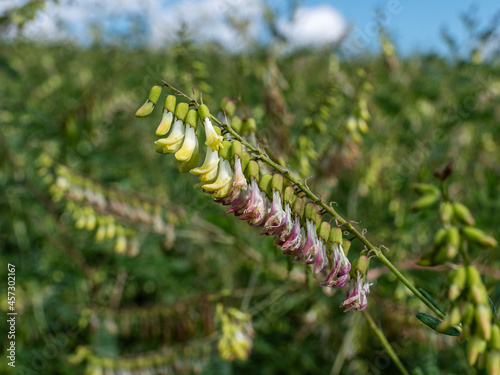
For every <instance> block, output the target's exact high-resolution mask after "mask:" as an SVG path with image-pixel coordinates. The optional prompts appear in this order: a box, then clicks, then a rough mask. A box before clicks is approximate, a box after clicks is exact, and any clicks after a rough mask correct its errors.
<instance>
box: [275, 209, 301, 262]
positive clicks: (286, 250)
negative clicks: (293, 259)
mask: <svg viewBox="0 0 500 375" xmlns="http://www.w3.org/2000/svg"><path fill="white" fill-rule="evenodd" d="M304 243H305V232H304V229H303V228H302V227H301V226H300V221H299V218H298V217H297V216H295V221H294V224H293V227H292V230H291V232H290V236H289V237H288V239H287V240H286V241H285V243H284V244H283V246H282V247H281V249H282V250H283V254H285V255H292V254H293V255H295V254H296V252H297V251H298V250H300V249H301V248H302V246H303V244H304Z"/></svg>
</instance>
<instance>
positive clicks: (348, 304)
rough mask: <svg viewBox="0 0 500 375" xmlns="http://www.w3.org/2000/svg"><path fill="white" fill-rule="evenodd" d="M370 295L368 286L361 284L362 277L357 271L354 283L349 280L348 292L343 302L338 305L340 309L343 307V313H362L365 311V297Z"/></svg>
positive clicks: (366, 301)
mask: <svg viewBox="0 0 500 375" xmlns="http://www.w3.org/2000/svg"><path fill="white" fill-rule="evenodd" d="M369 293H370V284H369V283H367V282H365V283H363V277H362V276H361V273H360V272H359V271H358V272H357V275H356V281H354V280H351V285H350V286H349V291H348V292H347V296H346V298H345V300H344V301H343V302H342V303H341V304H340V307H345V310H344V312H349V311H362V310H364V309H366V306H367V304H368V300H367V298H366V296H367V295H368V294H369Z"/></svg>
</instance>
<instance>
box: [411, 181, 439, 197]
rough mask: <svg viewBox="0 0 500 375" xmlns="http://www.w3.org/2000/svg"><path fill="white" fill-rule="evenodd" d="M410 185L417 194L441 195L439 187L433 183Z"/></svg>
mask: <svg viewBox="0 0 500 375" xmlns="http://www.w3.org/2000/svg"><path fill="white" fill-rule="evenodd" d="M410 187H411V188H412V189H413V190H414V191H415V192H416V193H417V194H420V195H427V194H430V195H439V189H438V188H437V187H436V186H434V185H431V184H420V183H416V184H411V185H410Z"/></svg>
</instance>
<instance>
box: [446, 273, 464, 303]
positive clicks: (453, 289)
mask: <svg viewBox="0 0 500 375" xmlns="http://www.w3.org/2000/svg"><path fill="white" fill-rule="evenodd" d="M450 284H451V285H450V288H449V289H448V298H449V299H450V301H455V300H456V299H457V298H458V297H459V296H460V294H462V292H463V291H464V289H465V286H466V284H467V270H466V268H465V267H460V268H458V269H457V270H455V271H454V272H453V274H452V275H451V277H450Z"/></svg>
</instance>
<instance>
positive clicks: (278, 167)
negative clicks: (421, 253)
mask: <svg viewBox="0 0 500 375" xmlns="http://www.w3.org/2000/svg"><path fill="white" fill-rule="evenodd" d="M164 84H165V86H168V87H170V88H171V89H172V90H174V91H176V92H177V93H178V94H179V95H182V96H184V97H185V98H187V99H188V100H189V101H191V102H192V103H193V104H194V105H196V106H198V103H197V102H196V100H194V99H192V98H190V97H189V96H187V95H185V94H184V93H182V92H181V91H179V90H177V89H176V88H175V87H173V86H172V85H170V84H168V83H167V82H164ZM210 117H211V119H212V120H213V121H214V122H215V123H217V124H218V125H220V126H221V127H222V128H223V129H224V130H225V131H227V132H228V133H230V134H231V135H232V136H233V137H234V138H235V139H236V140H238V141H240V142H241V144H243V145H245V147H246V148H247V150H249V151H252V153H253V155H254V158H255V159H260V160H262V161H263V162H264V163H266V164H267V165H269V166H271V167H272V168H274V169H275V170H276V171H278V172H279V173H281V174H282V175H283V176H284V177H285V178H286V179H288V180H289V181H290V182H292V183H293V184H295V185H296V186H297V187H298V188H299V189H300V190H302V191H303V192H304V194H305V195H306V196H307V197H308V198H309V199H311V200H312V201H313V202H314V203H316V204H317V205H319V206H320V207H322V208H323V209H324V210H325V212H328V213H329V214H330V215H332V216H333V217H334V218H335V219H336V220H337V222H338V223H340V224H341V225H342V226H343V227H344V228H345V229H347V230H348V231H349V232H350V233H351V234H353V235H354V236H355V237H356V238H358V239H359V240H360V241H361V242H362V243H363V244H364V245H365V246H366V248H367V249H368V251H369V252H370V253H371V254H372V255H373V256H375V257H376V258H378V259H379V260H380V261H381V262H382V263H383V264H385V265H386V266H387V268H389V270H391V272H392V273H393V274H394V275H396V277H397V278H398V279H399V280H401V282H402V283H403V284H404V285H406V287H407V288H408V289H409V290H410V291H411V292H412V293H413V294H414V295H415V296H416V297H417V298H418V299H420V300H421V301H422V302H423V303H425V304H426V305H427V306H428V307H429V308H430V309H431V310H432V312H434V314H436V315H437V316H438V317H439V318H441V319H443V318H444V315H443V313H441V312H440V311H439V310H438V309H436V307H435V306H434V305H433V304H432V302H431V301H429V300H428V299H427V298H426V297H425V296H424V295H423V294H422V293H420V292H419V291H418V290H417V289H416V288H415V287H414V286H413V285H412V284H411V283H410V281H409V280H408V279H407V278H406V277H405V276H404V275H403V274H402V273H401V272H399V270H398V269H397V268H396V266H395V265H394V264H392V263H391V261H390V260H389V259H387V258H386V257H385V256H384V254H383V253H382V251H381V250H380V249H379V248H377V247H375V246H374V245H373V244H372V243H371V242H370V241H368V240H367V239H366V238H365V236H363V234H361V233H360V232H359V231H358V230H357V229H356V228H355V227H354V226H353V225H352V224H351V223H350V222H348V221H347V220H346V219H344V218H343V217H342V216H341V215H340V214H339V213H338V212H337V211H335V209H334V208H333V207H332V206H331V204H330V205H327V204H326V203H325V202H324V201H323V200H322V199H321V198H320V197H318V196H317V195H316V194H314V193H313V192H312V191H311V189H309V187H308V186H307V184H306V183H305V182H302V181H301V180H299V179H297V178H296V177H295V176H292V174H291V173H290V171H289V170H288V169H286V168H285V167H283V166H281V165H279V164H278V163H276V162H274V161H273V160H272V159H271V158H270V157H269V156H268V155H267V154H266V153H265V151H263V150H261V149H259V148H257V147H254V146H252V145H251V144H250V143H248V142H247V141H246V140H244V139H243V137H242V136H241V135H239V134H238V133H237V132H236V131H235V130H234V129H233V128H232V127H231V126H230V125H229V124H223V123H222V122H220V121H219V120H218V119H217V118H216V117H215V116H212V115H211V116H210Z"/></svg>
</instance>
